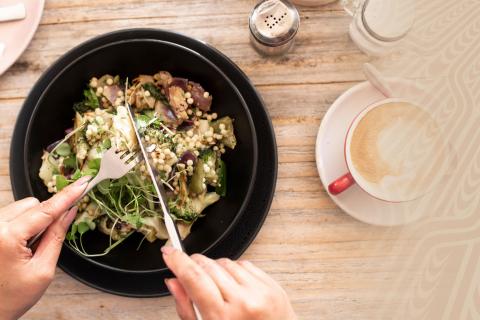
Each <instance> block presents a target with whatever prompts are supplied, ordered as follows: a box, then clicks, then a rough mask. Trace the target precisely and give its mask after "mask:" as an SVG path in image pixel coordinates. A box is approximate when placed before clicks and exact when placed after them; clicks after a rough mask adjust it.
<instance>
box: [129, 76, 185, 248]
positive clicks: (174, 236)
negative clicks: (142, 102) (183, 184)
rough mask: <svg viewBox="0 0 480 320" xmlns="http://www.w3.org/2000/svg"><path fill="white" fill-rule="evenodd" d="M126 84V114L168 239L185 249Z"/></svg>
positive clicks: (174, 244) (174, 245)
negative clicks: (152, 162)
mask: <svg viewBox="0 0 480 320" xmlns="http://www.w3.org/2000/svg"><path fill="white" fill-rule="evenodd" d="M127 85H128V84H126V85H125V95H124V97H125V107H126V108H127V109H128V115H129V117H130V121H132V125H133V127H134V128H135V135H136V136H137V140H138V147H139V148H140V150H141V152H142V155H143V158H144V159H145V168H146V169H147V172H148V174H149V175H150V178H151V179H152V182H153V186H154V187H155V191H156V192H157V195H158V199H159V202H160V207H161V208H162V212H163V220H164V221H165V227H166V228H167V232H168V237H169V238H170V241H171V242H172V246H173V247H174V248H175V249H178V250H181V251H185V250H184V248H183V245H182V241H181V240H180V235H179V233H178V229H177V226H176V225H175V222H174V221H173V218H172V217H171V215H170V211H169V210H168V206H167V196H166V193H165V188H164V187H163V183H161V182H160V183H158V181H157V178H156V177H158V174H155V171H156V170H155V169H154V168H152V165H151V163H150V161H151V158H150V157H149V155H148V153H147V152H146V150H145V147H144V146H143V143H142V139H141V137H140V133H139V132H138V128H137V126H136V123H135V117H134V113H133V110H132V108H131V107H130V105H129V104H128V101H127V100H128V99H127Z"/></svg>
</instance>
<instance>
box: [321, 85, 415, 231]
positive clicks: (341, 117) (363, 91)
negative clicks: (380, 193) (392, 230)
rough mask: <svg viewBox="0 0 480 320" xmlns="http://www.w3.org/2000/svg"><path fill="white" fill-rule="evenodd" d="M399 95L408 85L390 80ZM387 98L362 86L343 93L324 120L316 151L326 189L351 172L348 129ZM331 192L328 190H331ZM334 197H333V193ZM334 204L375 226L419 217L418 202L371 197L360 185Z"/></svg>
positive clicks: (366, 86) (410, 220)
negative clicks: (347, 160) (346, 151)
mask: <svg viewBox="0 0 480 320" xmlns="http://www.w3.org/2000/svg"><path fill="white" fill-rule="evenodd" d="M389 85H390V86H391V88H392V89H393V91H394V92H395V91H396V92H399V91H403V90H404V89H405V82H400V81H398V82H397V81H391V82H390V81H389ZM382 99H385V96H384V95H382V93H380V91H378V90H377V89H375V88H374V87H373V86H372V85H371V84H370V83H369V82H363V83H360V84H358V85H356V86H354V87H352V88H350V89H349V90H347V91H346V92H345V93H343V94H342V95H341V96H340V97H339V98H338V99H337V100H336V101H335V102H334V103H333V105H332V106H331V107H330V109H328V111H327V113H326V114H325V116H324V117H323V120H322V124H321V125H320V129H319V131H318V135H317V143H316V149H315V155H316V161H317V168H318V172H319V174H320V179H321V180H322V183H323V186H324V187H325V190H328V185H329V184H330V183H331V182H332V181H334V180H335V179H337V178H338V177H340V176H342V175H343V174H345V173H347V165H346V163H345V155H344V143H345V136H346V135H347V131H348V128H349V126H350V124H351V123H352V121H353V119H354V118H355V116H356V115H358V113H360V112H361V111H362V110H363V109H364V108H366V107H367V106H368V105H370V104H372V103H375V102H377V101H379V100H382ZM327 192H328V191H327ZM329 195H330V194H329ZM330 197H331V198H332V199H333V201H334V202H335V203H336V204H337V205H338V206H339V207H340V208H341V209H342V210H343V211H345V212H346V213H348V214H349V215H351V216H352V217H354V218H356V219H358V220H360V221H363V222H366V223H369V224H373V225H380V226H398V225H403V224H406V223H409V222H412V221H415V220H417V219H418V218H419V214H418V211H417V210H414V208H415V203H414V201H410V202H404V203H390V202H385V201H382V200H378V199H375V198H373V197H371V196H370V195H369V194H368V193H366V192H365V191H363V190H362V189H361V188H359V187H358V185H353V186H352V187H350V188H349V189H348V190H346V191H344V192H343V193H341V194H339V195H337V196H333V195H330Z"/></svg>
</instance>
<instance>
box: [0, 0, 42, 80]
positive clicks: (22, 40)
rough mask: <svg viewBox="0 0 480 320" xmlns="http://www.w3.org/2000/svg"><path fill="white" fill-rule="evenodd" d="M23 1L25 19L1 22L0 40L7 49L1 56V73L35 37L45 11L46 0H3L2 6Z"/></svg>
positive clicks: (0, 4)
mask: <svg viewBox="0 0 480 320" xmlns="http://www.w3.org/2000/svg"><path fill="white" fill-rule="evenodd" d="M19 2H23V3H24V4H25V9H26V12H27V16H26V18H25V19H23V20H17V21H9V22H0V42H3V43H4V44H5V51H4V52H3V55H2V56H1V57H0V75H1V74H3V73H4V72H5V71H6V70H7V69H8V68H10V66H11V65H12V64H13V63H14V62H15V61H17V59H18V58H19V57H20V55H21V54H22V53H23V51H25V49H26V48H27V46H28V44H29V43H30V41H31V40H32V38H33V35H34V34H35V31H36V30H37V27H38V24H39V23H40V19H41V17H42V13H43V6H44V4H45V0H1V3H0V6H2V7H3V6H8V5H12V4H17V3H19Z"/></svg>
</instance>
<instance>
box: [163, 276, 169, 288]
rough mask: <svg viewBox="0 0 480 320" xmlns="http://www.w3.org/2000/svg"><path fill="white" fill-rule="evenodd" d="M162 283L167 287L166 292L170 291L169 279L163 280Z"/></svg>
mask: <svg viewBox="0 0 480 320" xmlns="http://www.w3.org/2000/svg"><path fill="white" fill-rule="evenodd" d="M163 282H165V285H166V286H167V288H168V291H170V284H169V282H170V279H164V280H163Z"/></svg>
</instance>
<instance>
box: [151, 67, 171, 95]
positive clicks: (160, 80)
mask: <svg viewBox="0 0 480 320" xmlns="http://www.w3.org/2000/svg"><path fill="white" fill-rule="evenodd" d="M153 77H154V78H155V80H156V81H155V84H157V85H160V86H162V88H163V89H164V90H165V91H166V90H167V89H168V87H169V86H170V83H171V82H172V79H173V78H172V75H171V74H170V73H168V72H167V71H160V72H159V73H157V74H155V75H154V76H153Z"/></svg>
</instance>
